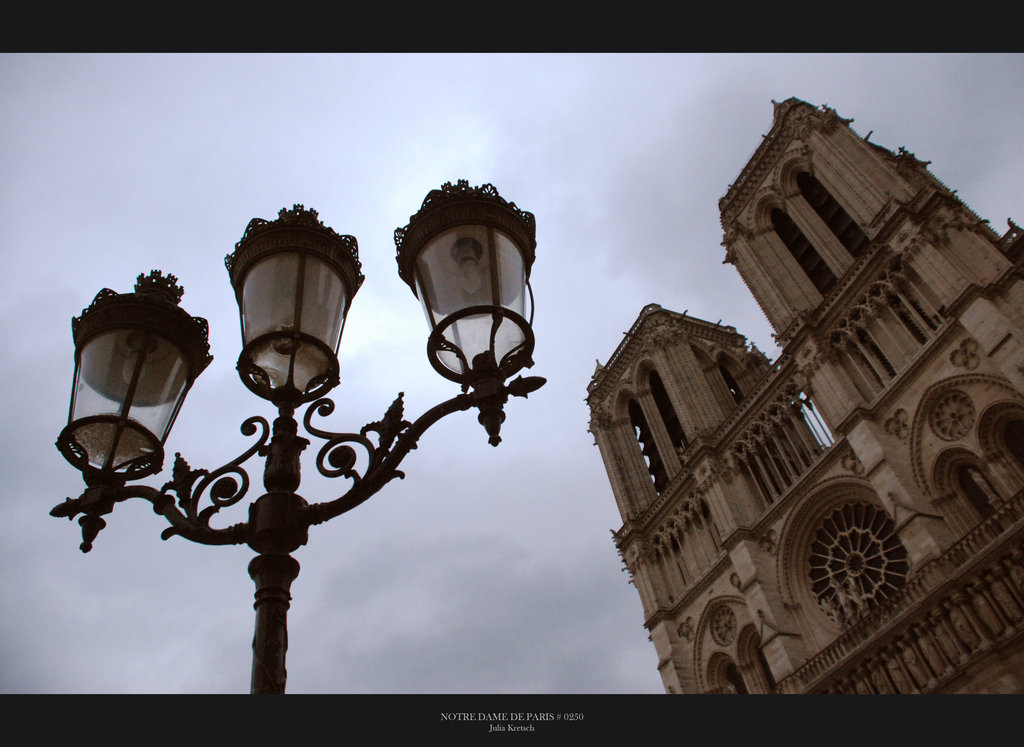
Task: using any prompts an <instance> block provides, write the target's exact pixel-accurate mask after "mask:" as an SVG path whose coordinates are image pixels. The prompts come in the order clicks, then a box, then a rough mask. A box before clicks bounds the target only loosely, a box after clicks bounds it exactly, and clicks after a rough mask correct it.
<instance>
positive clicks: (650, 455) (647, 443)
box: [629, 400, 668, 493]
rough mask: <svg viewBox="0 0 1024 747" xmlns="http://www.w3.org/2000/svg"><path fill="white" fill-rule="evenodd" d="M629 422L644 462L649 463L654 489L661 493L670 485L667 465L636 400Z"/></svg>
mask: <svg viewBox="0 0 1024 747" xmlns="http://www.w3.org/2000/svg"><path fill="white" fill-rule="evenodd" d="M629 420H630V422H631V423H632V424H633V430H634V431H635V432H636V439H637V441H638V442H639V443H640V450H641V451H642V452H643V455H644V461H645V462H647V470H648V471H649V472H650V473H651V479H652V480H653V481H654V489H655V490H657V491H658V492H659V493H660V492H661V491H662V489H664V487H665V485H666V484H667V483H668V473H666V472H665V463H664V462H663V461H662V460H661V455H660V454H659V453H658V447H657V445H656V444H655V443H654V434H653V433H652V432H651V428H650V426H649V425H648V424H647V418H645V417H644V411H643V410H642V409H641V408H640V405H639V404H638V403H637V401H636V400H632V401H630V403H629Z"/></svg>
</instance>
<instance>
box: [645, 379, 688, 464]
mask: <svg viewBox="0 0 1024 747" xmlns="http://www.w3.org/2000/svg"><path fill="white" fill-rule="evenodd" d="M650 383H651V395H652V396H653V397H654V404H655V405H656V406H657V408H658V414H660V415H661V419H662V422H664V423H665V430H666V431H668V437H669V439H670V440H671V441H672V445H673V446H675V447H682V448H684V449H685V448H686V447H687V446H688V445H689V441H688V440H687V438H686V433H685V432H684V431H683V424H682V423H680V422H679V416H678V415H676V409H675V408H674V407H673V406H672V401H671V400H670V399H669V398H668V392H667V391H665V385H664V384H663V383H662V381H661V377H660V376H658V372H657V371H651V377H650Z"/></svg>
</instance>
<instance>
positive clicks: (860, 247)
mask: <svg viewBox="0 0 1024 747" xmlns="http://www.w3.org/2000/svg"><path fill="white" fill-rule="evenodd" d="M796 184H797V186H798V187H799V188H800V194H802V195H803V196H804V199H805V200H807V203H808V204H809V205H810V206H811V207H812V208H814V211H815V212H816V213H817V214H818V215H819V216H820V217H821V219H822V220H823V221H825V225H827V226H828V227H829V229H830V230H831V231H832V233H834V234H835V236H836V238H837V239H839V241H840V243H841V244H842V245H843V246H844V247H846V251H848V252H849V253H850V255H851V256H853V257H859V256H860V255H861V254H863V253H864V249H865V248H866V247H867V245H868V237H867V236H865V235H864V232H863V231H862V230H861V229H860V226H859V225H857V221H855V220H854V219H853V218H851V217H850V215H849V214H848V213H847V212H846V211H845V210H844V209H843V206H842V205H840V204H839V203H838V202H836V198H835V197H833V196H832V195H831V194H830V193H829V191H828V190H827V189H825V187H823V186H822V184H821V182H819V181H818V180H817V179H815V178H814V177H813V176H811V175H810V174H808V173H806V172H804V173H801V174H799V175H798V176H797V178H796Z"/></svg>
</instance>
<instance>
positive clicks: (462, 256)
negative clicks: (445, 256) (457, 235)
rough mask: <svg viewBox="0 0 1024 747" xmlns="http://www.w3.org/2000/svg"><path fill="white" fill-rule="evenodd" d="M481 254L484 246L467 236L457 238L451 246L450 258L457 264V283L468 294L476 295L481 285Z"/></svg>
mask: <svg viewBox="0 0 1024 747" xmlns="http://www.w3.org/2000/svg"><path fill="white" fill-rule="evenodd" d="M483 254H484V248H483V247H482V246H481V245H480V242H479V241H477V240H476V239H472V238H468V237H467V238H461V239H459V240H458V241H456V242H455V246H453V247H452V258H453V259H454V260H455V263H456V264H457V265H458V270H457V277H458V279H459V285H460V286H461V287H462V290H463V291H465V292H466V293H467V294H468V295H470V296H475V295H477V294H478V293H479V292H480V288H481V286H483V280H484V278H483V270H482V269H481V267H480V258H481V257H482V256H483Z"/></svg>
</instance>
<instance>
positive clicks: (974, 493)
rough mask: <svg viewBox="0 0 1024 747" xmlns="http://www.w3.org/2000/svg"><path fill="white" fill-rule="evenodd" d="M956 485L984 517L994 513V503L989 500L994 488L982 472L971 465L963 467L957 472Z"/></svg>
mask: <svg viewBox="0 0 1024 747" xmlns="http://www.w3.org/2000/svg"><path fill="white" fill-rule="evenodd" d="M956 483H957V485H959V486H960V490H961V491H963V494H964V496H966V498H967V500H968V501H970V502H971V505H972V506H974V508H975V509H976V510H977V511H978V513H979V514H981V515H982V517H985V516H988V515H989V514H991V513H992V510H993V507H992V501H991V500H990V498H989V492H990V491H992V486H991V485H989V482H988V480H987V479H985V475H983V474H982V473H981V470H979V469H978V468H977V467H975V466H973V465H970V464H963V465H961V466H960V467H958V468H957V470H956Z"/></svg>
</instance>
